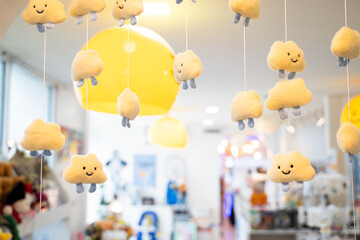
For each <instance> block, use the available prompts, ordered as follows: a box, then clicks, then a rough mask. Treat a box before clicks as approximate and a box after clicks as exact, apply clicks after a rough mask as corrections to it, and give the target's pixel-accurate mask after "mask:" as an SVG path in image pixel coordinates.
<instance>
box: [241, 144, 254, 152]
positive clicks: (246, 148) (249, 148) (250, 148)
mask: <svg viewBox="0 0 360 240" xmlns="http://www.w3.org/2000/svg"><path fill="white" fill-rule="evenodd" d="M242 149H243V152H244V153H253V152H254V147H253V146H252V145H250V144H245V145H244V146H243V148H242Z"/></svg>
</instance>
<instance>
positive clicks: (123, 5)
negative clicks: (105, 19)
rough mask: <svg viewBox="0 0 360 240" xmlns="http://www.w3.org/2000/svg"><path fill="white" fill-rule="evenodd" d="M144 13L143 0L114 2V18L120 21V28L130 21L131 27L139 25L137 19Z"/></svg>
mask: <svg viewBox="0 0 360 240" xmlns="http://www.w3.org/2000/svg"><path fill="white" fill-rule="evenodd" d="M143 11H144V4H143V1H142V0H131V1H126V0H114V5H113V8H112V16H113V18H114V19H115V20H117V21H120V23H119V27H121V26H123V25H124V24H125V20H127V19H130V23H131V25H135V24H136V23H137V20H136V17H135V16H139V15H140V14H141V13H142V12H143Z"/></svg>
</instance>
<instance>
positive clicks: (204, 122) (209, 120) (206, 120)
mask: <svg viewBox="0 0 360 240" xmlns="http://www.w3.org/2000/svg"><path fill="white" fill-rule="evenodd" d="M202 124H203V125H204V126H207V127H210V126H212V125H214V120H212V119H204V120H203V121H202Z"/></svg>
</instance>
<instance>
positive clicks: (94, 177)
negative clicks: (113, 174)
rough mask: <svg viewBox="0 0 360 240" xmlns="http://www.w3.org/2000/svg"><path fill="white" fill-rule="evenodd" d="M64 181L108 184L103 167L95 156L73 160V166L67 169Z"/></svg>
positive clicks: (90, 155)
mask: <svg viewBox="0 0 360 240" xmlns="http://www.w3.org/2000/svg"><path fill="white" fill-rule="evenodd" d="M64 179H65V181H67V182H69V183H74V184H77V183H87V184H91V183H96V184H101V183H104V182H106V180H107V177H106V174H105V173H104V170H103V165H102V163H101V162H100V161H99V159H98V158H97V157H96V155H95V154H89V155H86V156H80V155H76V156H74V157H73V158H72V159H71V166H70V167H68V168H67V169H65V171H64Z"/></svg>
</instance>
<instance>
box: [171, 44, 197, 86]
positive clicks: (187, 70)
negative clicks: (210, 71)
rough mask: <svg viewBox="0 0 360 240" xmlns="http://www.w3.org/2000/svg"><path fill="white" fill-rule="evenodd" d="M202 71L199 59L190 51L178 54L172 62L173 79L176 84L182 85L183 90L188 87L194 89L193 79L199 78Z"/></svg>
mask: <svg viewBox="0 0 360 240" xmlns="http://www.w3.org/2000/svg"><path fill="white" fill-rule="evenodd" d="M202 70H203V66H202V63H201V61H200V58H199V57H198V56H197V55H196V54H195V53H194V52H193V51H191V50H189V51H186V52H183V53H178V54H177V55H176V56H175V61H174V77H175V79H176V81H177V82H178V83H182V87H183V89H187V88H188V84H187V82H186V81H190V86H191V87H192V88H196V84H195V78H197V77H199V76H200V74H201V72H202Z"/></svg>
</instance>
